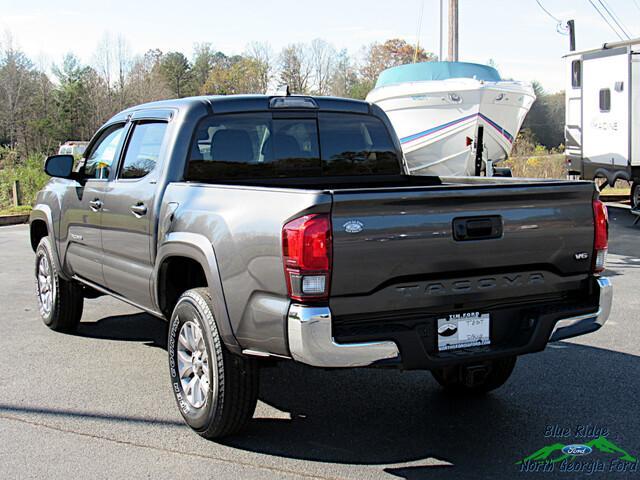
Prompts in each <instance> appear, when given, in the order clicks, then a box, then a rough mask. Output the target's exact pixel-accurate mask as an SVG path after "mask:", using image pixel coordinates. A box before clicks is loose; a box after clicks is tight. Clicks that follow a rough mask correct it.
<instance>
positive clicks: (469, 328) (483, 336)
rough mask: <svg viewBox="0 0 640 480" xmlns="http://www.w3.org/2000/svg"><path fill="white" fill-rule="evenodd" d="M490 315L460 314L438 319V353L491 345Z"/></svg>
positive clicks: (476, 313)
mask: <svg viewBox="0 0 640 480" xmlns="http://www.w3.org/2000/svg"><path fill="white" fill-rule="evenodd" d="M489 322H490V319H489V314H488V313H482V314H481V313H478V312H472V313H459V314H453V315H449V316H448V317H447V318H439V319H438V351H445V350H455V349H458V348H470V347H479V346H481V345H489V344H490V343H491V339H490V338H489Z"/></svg>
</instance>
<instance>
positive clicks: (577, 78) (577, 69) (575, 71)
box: [571, 60, 582, 88]
mask: <svg viewBox="0 0 640 480" xmlns="http://www.w3.org/2000/svg"><path fill="white" fill-rule="evenodd" d="M571 86H572V87H573V88H580V87H581V86H582V62H581V61H580V60H574V61H573V62H571Z"/></svg>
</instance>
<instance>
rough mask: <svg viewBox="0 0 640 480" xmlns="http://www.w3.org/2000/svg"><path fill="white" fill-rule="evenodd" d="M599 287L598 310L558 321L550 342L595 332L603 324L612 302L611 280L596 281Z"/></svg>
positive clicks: (601, 279)
mask: <svg viewBox="0 0 640 480" xmlns="http://www.w3.org/2000/svg"><path fill="white" fill-rule="evenodd" d="M598 286H599V287H600V302H599V306H598V310H597V311H596V312H593V313H588V314H585V315H579V316H577V317H568V318H563V319H560V320H558V321H557V322H556V325H555V327H553V330H552V332H551V335H550V336H549V341H550V342H556V341H558V340H564V339H565V338H571V337H577V336H578V335H584V334H585V333H590V332H595V331H596V330H598V329H599V328H600V327H601V326H602V325H604V324H605V322H606V321H607V319H608V318H609V314H610V313H611V304H612V302H613V286H612V285H611V280H609V279H608V278H607V277H601V278H599V279H598Z"/></svg>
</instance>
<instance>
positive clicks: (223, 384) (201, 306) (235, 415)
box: [167, 288, 259, 440]
mask: <svg viewBox="0 0 640 480" xmlns="http://www.w3.org/2000/svg"><path fill="white" fill-rule="evenodd" d="M196 322H197V325H198V327H199V328H200V332H199V335H200V336H196V337H197V338H199V339H200V338H201V339H202V341H203V343H204V347H205V348H206V358H207V360H206V362H201V364H200V365H198V366H197V367H193V365H194V364H193V363H192V364H190V365H191V367H189V368H187V369H183V372H182V373H183V375H181V372H180V365H183V366H184V365H185V364H184V363H182V364H181V363H179V349H180V354H181V355H182V356H181V357H180V360H182V359H183V358H185V352H187V351H188V349H187V348H186V347H187V344H186V343H184V339H185V338H187V337H188V336H189V335H186V336H185V337H183V338H182V339H181V338H180V335H181V333H182V332H183V327H184V329H185V330H184V332H185V333H188V332H189V331H191V332H192V333H193V332H194V329H193V326H192V325H186V326H185V324H188V323H191V324H193V323H196ZM194 343H197V345H198V346H199V347H197V348H195V349H191V361H192V362H193V361H194V355H195V358H199V359H200V361H201V360H202V355H201V354H202V353H203V350H202V345H201V343H200V341H197V342H194ZM167 346H168V348H167V350H168V353H169V374H170V375H171V386H172V390H173V394H174V397H175V399H176V403H177V404H178V408H179V410H180V413H181V414H182V417H183V418H184V420H185V422H186V423H187V424H188V425H189V426H190V427H191V428H192V429H193V430H195V431H196V432H197V433H198V434H200V435H201V436H203V437H205V438H208V439H211V440H212V439H217V438H222V437H225V436H228V435H232V434H234V433H237V432H238V431H240V430H241V429H242V428H243V427H245V426H246V424H247V423H248V422H249V420H251V417H252V416H253V412H254V411H255V408H256V403H257V400H258V377H259V369H258V366H257V364H256V362H255V360H253V359H249V358H246V357H241V356H238V355H234V354H232V353H230V352H229V351H228V350H227V348H226V347H225V346H224V344H223V342H222V340H221V338H220V335H219V333H218V327H217V325H216V322H215V318H214V316H213V306H212V301H211V297H210V295H209V292H208V290H207V289H206V288H196V289H193V290H189V291H187V292H185V293H184V294H183V295H182V296H181V297H180V298H179V299H178V303H177V304H176V306H175V308H174V310H173V314H172V315H171V321H170V323H169V338H168V342H167ZM186 355H187V357H188V355H189V354H188V353H187V354H186ZM196 362H198V360H196ZM187 364H188V363H187ZM205 364H206V370H205V368H204V365H205ZM196 370H197V372H196ZM187 372H190V373H187ZM196 375H197V376H198V378H197V379H196V378H195V377H196ZM181 377H182V379H181ZM207 378H208V382H209V384H208V386H207V388H208V390H207V393H206V394H204V393H203V392H202V391H201V392H200V395H199V396H198V398H194V397H192V398H191V399H190V398H189V392H193V391H194V389H195V388H199V387H200V386H201V385H202V383H203V382H204V381H206V379H207ZM183 380H184V381H185V382H187V381H188V380H189V381H190V380H195V381H196V385H197V386H196V387H194V386H192V387H191V388H190V387H189V384H188V385H186V388H185V385H183ZM185 390H186V391H185ZM192 395H193V393H192ZM203 398H204V404H202V405H199V403H200V402H202V399H203ZM196 400H197V401H196Z"/></svg>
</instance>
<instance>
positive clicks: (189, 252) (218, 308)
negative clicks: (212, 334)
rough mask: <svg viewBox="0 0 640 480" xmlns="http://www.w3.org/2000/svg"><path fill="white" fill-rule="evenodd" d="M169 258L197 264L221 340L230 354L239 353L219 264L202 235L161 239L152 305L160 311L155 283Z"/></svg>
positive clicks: (155, 284)
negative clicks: (188, 259)
mask: <svg viewBox="0 0 640 480" xmlns="http://www.w3.org/2000/svg"><path fill="white" fill-rule="evenodd" d="M169 257H187V258H190V259H192V260H195V261H196V262H198V263H199V264H200V266H201V267H202V270H203V271H204V274H205V276H206V277H207V284H208V288H209V293H210V294H211V299H212V300H213V309H214V312H213V314H214V317H215V320H216V324H217V326H218V329H219V332H220V336H221V338H222V340H223V341H224V343H225V345H226V346H227V347H228V348H229V349H230V350H232V351H233V352H235V353H240V351H241V348H240V345H239V343H238V340H237V339H236V337H235V334H234V332H233V328H232V327H231V321H230V319H229V312H228V310H227V303H226V301H225V298H224V290H223V288H222V280H221V278H220V272H219V270H218V261H217V260H216V254H215V251H214V249H213V245H212V244H211V242H210V241H209V239H207V237H205V236H204V235H200V234H197V233H188V232H171V233H169V234H167V235H166V236H165V237H164V239H163V242H162V244H161V245H160V246H159V247H158V253H157V255H156V264H155V267H154V270H153V277H152V282H153V283H152V291H153V295H154V302H155V304H156V306H157V307H158V309H159V308H160V301H159V300H160V291H159V289H160V285H159V283H158V280H159V275H160V266H161V265H162V264H163V262H164V261H165V260H166V259H167V258H169Z"/></svg>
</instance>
